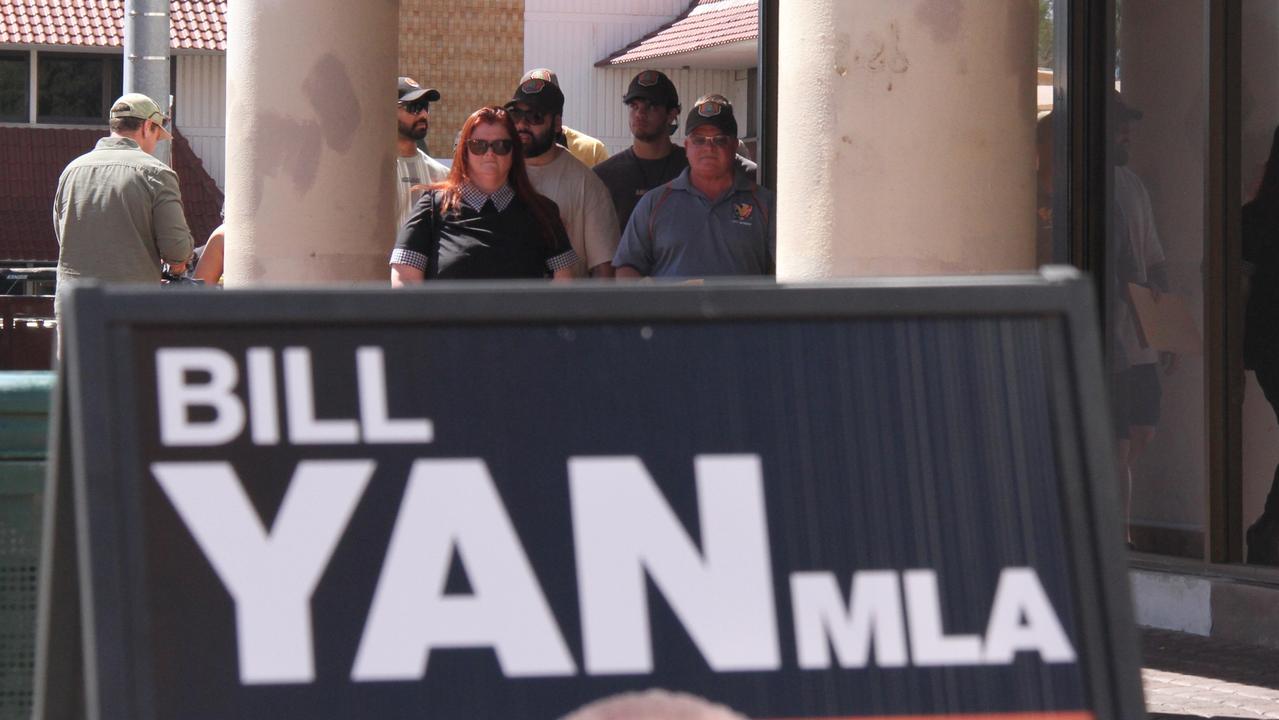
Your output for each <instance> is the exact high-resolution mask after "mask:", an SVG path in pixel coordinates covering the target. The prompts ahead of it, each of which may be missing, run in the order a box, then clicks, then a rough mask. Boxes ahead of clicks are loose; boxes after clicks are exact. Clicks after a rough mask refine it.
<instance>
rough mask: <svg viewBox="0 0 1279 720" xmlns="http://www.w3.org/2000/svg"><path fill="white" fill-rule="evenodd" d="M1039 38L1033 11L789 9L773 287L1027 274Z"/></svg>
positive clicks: (1016, 2)
mask: <svg viewBox="0 0 1279 720" xmlns="http://www.w3.org/2000/svg"><path fill="white" fill-rule="evenodd" d="M1035 39H1036V2H1035V0H912V1H910V2H907V1H904V0H857V1H856V2H848V0H803V2H792V3H786V4H785V5H784V6H783V8H782V13H781V22H780V26H779V38H778V42H779V50H778V57H779V59H780V68H779V83H778V85H779V88H780V90H779V93H778V158H777V159H778V201H777V205H778V210H777V217H778V234H777V245H778V247H777V255H778V258H777V265H778V276H779V277H780V278H782V279H789V280H799V279H817V278H828V277H839V276H853V275H896V274H943V273H971V272H987V271H1004V270H1017V269H1029V268H1031V267H1032V266H1033V265H1034V259H1035V224H1036V222H1035V143H1034V123H1035V84H1036V72H1035Z"/></svg>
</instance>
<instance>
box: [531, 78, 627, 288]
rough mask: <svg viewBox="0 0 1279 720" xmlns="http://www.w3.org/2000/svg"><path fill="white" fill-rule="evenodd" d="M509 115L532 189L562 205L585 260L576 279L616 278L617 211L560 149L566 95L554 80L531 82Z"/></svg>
mask: <svg viewBox="0 0 1279 720" xmlns="http://www.w3.org/2000/svg"><path fill="white" fill-rule="evenodd" d="M506 109H507V111H508V112H510V113H511V118H512V119H513V120H515V129H516V130H517V131H518V133H519V136H520V143H521V144H522V145H523V147H524V159H525V167H526V168H527V170H528V177H529V180H530V181H532V183H533V189H535V190H537V191H538V192H539V193H541V194H543V195H545V196H547V197H549V198H550V199H552V200H554V201H555V203H556V204H557V205H559V207H560V216H561V218H562V219H563V221H564V227H565V229H566V230H568V239H569V242H571V243H572V244H573V250H575V251H576V252H577V256H578V257H579V258H581V260H579V262H578V266H577V267H575V268H574V276H575V277H585V276H586V275H587V273H589V274H590V276H591V277H612V276H613V254H614V253H616V252H617V243H618V240H619V239H620V238H621V232H620V231H619V230H618V225H617V211H616V210H614V209H613V200H612V198H611V197H610V196H609V194H608V188H606V187H605V186H604V182H603V181H602V180H600V179H599V177H597V176H596V175H595V173H593V172H591V169H590V168H588V167H586V165H584V164H582V161H580V160H578V159H577V158H575V157H573V155H572V154H571V153H569V151H568V149H567V148H565V147H564V146H562V145H557V144H556V143H555V137H556V136H557V135H558V134H559V132H560V128H561V117H562V113H563V111H564V93H562V92H560V89H559V87H558V86H556V85H555V84H554V83H552V82H550V81H549V80H545V79H542V78H532V79H529V80H527V81H525V82H522V83H520V86H519V87H518V88H516V89H515V97H514V98H513V99H512V100H511V101H510V102H509V103H507V104H506Z"/></svg>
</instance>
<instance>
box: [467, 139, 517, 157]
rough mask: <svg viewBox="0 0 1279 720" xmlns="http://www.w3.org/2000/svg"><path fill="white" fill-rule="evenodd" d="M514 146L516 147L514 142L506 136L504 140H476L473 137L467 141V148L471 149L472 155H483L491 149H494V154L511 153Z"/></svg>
mask: <svg viewBox="0 0 1279 720" xmlns="http://www.w3.org/2000/svg"><path fill="white" fill-rule="evenodd" d="M512 147H514V145H513V144H512V142H511V141H510V140H507V139H505V138H503V139H502V140H476V139H474V138H472V139H470V140H467V141H466V149H467V150H470V151H471V154H472V155H483V154H485V153H487V152H488V151H489V150H492V151H493V154H494V155H509V154H510V153H511V148H512Z"/></svg>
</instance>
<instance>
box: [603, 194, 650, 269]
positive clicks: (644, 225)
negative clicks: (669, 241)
mask: <svg viewBox="0 0 1279 720" xmlns="http://www.w3.org/2000/svg"><path fill="white" fill-rule="evenodd" d="M653 192H658V191H653ZM653 192H649V193H648V194H647V195H645V196H644V197H642V198H640V201H639V204H638V205H636V206H635V212H633V213H631V219H630V221H629V222H627V223H626V232H623V233H622V240H621V242H619V243H618V245H617V253H615V254H614V255H613V268H614V270H615V272H616V276H617V277H618V278H640V277H645V276H647V275H649V274H651V272H652V268H653V252H652V247H653V239H652V238H651V237H649V229H648V221H649V215H651V214H652V212H653Z"/></svg>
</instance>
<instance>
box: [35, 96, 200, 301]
mask: <svg viewBox="0 0 1279 720" xmlns="http://www.w3.org/2000/svg"><path fill="white" fill-rule="evenodd" d="M168 122H169V118H168V117H167V116H166V115H165V114H164V113H162V112H161V111H160V108H159V106H158V105H156V103H155V101H154V100H152V99H151V98H149V97H147V96H145V95H141V94H138V93H129V94H127V95H124V96H123V97H121V98H120V99H119V100H116V101H115V103H114V104H112V106H111V135H110V136H109V137H105V138H103V139H101V140H99V141H98V144H97V146H96V147H94V148H93V150H91V151H90V152H88V153H86V154H84V155H81V156H80V157H78V158H76V159H75V160H72V161H71V163H70V164H69V165H67V167H66V169H64V170H63V171H62V177H60V178H59V179H58V190H57V193H56V194H55V195H54V198H53V227H54V232H55V234H56V235H57V238H58V245H59V251H58V291H57V297H56V299H55V301H54V304H55V306H56V312H57V314H58V316H59V317H61V315H62V302H63V300H62V298H63V296H64V292H65V291H66V290H67V289H68V288H70V287H71V286H72V285H74V284H75V283H76V282H77V281H79V280H80V279H82V278H93V279H97V280H102V281H105V282H113V283H146V284H151V285H159V284H160V272H161V265H162V264H163V263H168V264H169V267H170V271H171V272H172V273H173V274H175V275H176V274H180V273H181V272H183V271H184V270H185V269H186V263H187V262H188V261H189V260H190V259H191V251H192V247H193V243H192V240H191V230H190V229H189V228H188V227H187V220H186V215H185V214H183V210H182V195H181V192H180V191H179V189H178V176H177V174H176V173H174V172H173V169H172V168H170V167H169V166H168V165H165V164H164V163H162V162H160V161H159V160H157V159H156V158H154V157H152V156H151V154H150V153H152V152H153V151H154V150H155V147H156V145H157V144H158V143H159V142H160V141H161V140H168V139H169V138H171V137H172V135H170V134H169V131H168V129H167V128H166V125H167V124H168Z"/></svg>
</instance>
